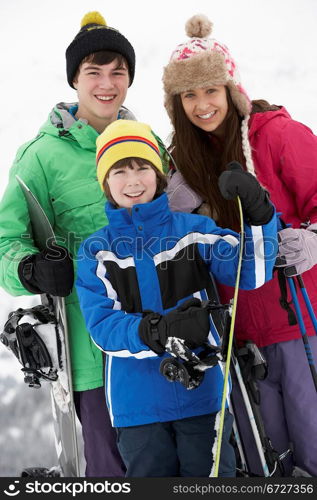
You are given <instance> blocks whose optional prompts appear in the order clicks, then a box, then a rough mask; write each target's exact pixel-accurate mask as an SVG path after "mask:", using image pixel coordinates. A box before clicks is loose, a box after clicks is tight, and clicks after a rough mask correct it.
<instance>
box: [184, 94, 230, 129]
mask: <svg viewBox="0 0 317 500" xmlns="http://www.w3.org/2000/svg"><path fill="white" fill-rule="evenodd" d="M180 97H181V102H182V105H183V108H184V112H185V114H186V116H187V118H188V119H189V120H190V121H191V123H193V125H196V127H199V128H200V129H202V130H204V131H205V132H211V133H213V134H214V135H217V136H219V137H221V136H222V135H223V133H224V121H225V118H226V116H227V112H228V101H227V94H226V88H225V86H224V85H213V86H209V87H204V88H195V89H191V90H188V91H187V92H182V93H181V94H180Z"/></svg>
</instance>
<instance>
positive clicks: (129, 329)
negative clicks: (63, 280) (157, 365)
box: [76, 242, 157, 359]
mask: <svg viewBox="0 0 317 500" xmlns="http://www.w3.org/2000/svg"><path fill="white" fill-rule="evenodd" d="M76 289H77V293H78V297H79V303H80V307H81V310H82V313H83V316H84V318H85V322H86V326H87V329H88V331H89V333H90V335H91V337H92V339H93V341H94V343H95V344H96V345H97V347H99V349H101V350H102V351H104V352H106V353H108V354H111V355H113V356H119V357H129V356H133V357H136V358H140V359H142V358H145V357H153V356H157V355H156V354H155V353H154V352H153V351H151V350H150V349H149V347H148V346H146V345H145V344H143V343H142V341H141V339H140V337H139V333H138V327H139V324H140V321H141V315H140V314H137V313H136V314H132V313H126V312H125V311H122V310H121V304H120V301H119V299H118V297H117V294H116V292H115V290H114V288H113V287H112V285H111V283H110V281H109V280H108V278H107V275H106V273H105V268H104V266H103V265H102V263H100V262H98V260H97V259H96V257H95V256H94V255H93V253H91V252H90V251H88V250H87V248H86V247H85V242H84V243H83V244H82V245H81V247H80V249H79V251H78V273H77V280H76Z"/></svg>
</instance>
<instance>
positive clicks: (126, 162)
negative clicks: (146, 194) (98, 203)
mask: <svg viewBox="0 0 317 500" xmlns="http://www.w3.org/2000/svg"><path fill="white" fill-rule="evenodd" d="M132 161H135V163H136V164H137V165H139V167H142V165H144V164H146V165H150V167H152V169H153V170H154V172H155V173H156V178H157V186H156V191H155V195H154V198H157V197H158V196H160V195H161V194H162V193H163V192H164V190H165V188H166V186H167V179H166V175H164V174H163V173H162V172H160V171H159V170H158V169H157V168H156V167H155V166H154V165H153V163H151V162H150V161H149V160H144V159H143V158H135V157H130V158H122V160H119V161H117V162H116V163H114V164H113V165H112V167H111V168H110V169H109V170H108V172H107V174H106V176H105V178H104V181H103V190H104V193H105V195H106V197H107V200H109V201H110V202H111V203H112V204H113V205H114V206H116V207H118V204H117V203H116V201H115V200H114V199H113V197H112V195H111V192H110V188H109V184H108V182H107V179H108V177H109V173H110V171H111V170H112V169H113V168H121V167H130V168H133V165H132ZM154 198H153V199H154Z"/></svg>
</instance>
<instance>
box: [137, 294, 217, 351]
mask: <svg viewBox="0 0 317 500" xmlns="http://www.w3.org/2000/svg"><path fill="white" fill-rule="evenodd" d="M209 327H210V324H209V312H208V309H207V308H206V307H203V306H202V303H201V301H200V300H199V299H196V298H192V299H188V300H186V301H185V302H184V303H183V304H181V305H180V306H179V307H177V308H176V309H174V310H173V311H171V312H169V313H167V314H165V315H164V316H162V315H161V314H158V313H155V312H149V313H148V314H147V315H146V316H145V317H144V318H143V319H142V320H141V323H140V325H139V335H140V338H141V340H142V342H143V343H144V344H146V345H147V346H149V347H150V349H151V350H152V351H154V352H155V353H156V354H163V352H165V346H166V343H167V341H168V339H169V338H170V337H176V338H178V339H182V340H184V341H185V342H186V345H187V347H189V348H190V349H194V348H196V347H198V346H200V345H202V344H203V343H204V342H206V341H207V338H208V334H209Z"/></svg>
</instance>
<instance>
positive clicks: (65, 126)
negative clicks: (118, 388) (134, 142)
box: [0, 103, 134, 391]
mask: <svg viewBox="0 0 317 500" xmlns="http://www.w3.org/2000/svg"><path fill="white" fill-rule="evenodd" d="M70 106H74V104H65V103H60V104H58V105H57V106H56V107H55V108H54V109H53V111H52V112H51V114H50V116H49V118H48V120H47V122H46V123H45V124H44V125H43V126H42V128H41V129H40V131H39V134H38V135H37V137H35V138H34V139H33V140H31V141H29V142H28V143H26V144H24V145H23V146H21V147H20V148H19V150H18V152H17V155H16V158H15V161H14V164H13V166H12V168H11V170H10V179H9V184H8V186H7V189H6V191H5V193H4V196H3V198H2V200H1V204H0V285H1V286H2V287H3V288H4V289H5V290H6V291H7V292H8V293H10V294H11V295H30V292H28V291H27V290H26V289H25V288H24V287H23V286H22V284H21V282H20V280H19V277H18V265H19V262H20V261H21V259H22V258H23V257H24V256H26V255H28V254H30V253H37V252H38V249H37V248H36V247H35V246H34V242H33V240H32V231H31V225H30V219H29V215H28V209H27V205H26V201H25V199H24V196H23V194H22V191H21V189H20V187H19V185H18V183H17V181H16V178H15V175H16V174H18V175H19V176H20V177H21V178H22V180H23V181H24V182H25V183H26V184H27V186H28V187H29V188H30V189H31V191H32V192H33V194H34V195H35V196H36V197H37V199H38V200H39V202H40V204H41V205H42V207H43V209H44V211H45V213H46V215H47V216H48V218H49V220H50V222H51V224H52V227H53V229H54V232H55V234H56V237H57V240H58V243H60V244H61V245H63V246H66V247H67V248H68V250H69V251H70V252H71V254H72V256H73V258H74V265H75V270H76V256H77V249H78V247H79V245H80V243H81V242H82V240H83V239H85V238H87V237H88V236H89V235H90V234H91V233H94V232H95V231H97V230H98V229H100V228H101V227H103V226H105V225H106V224H107V219H106V215H105V212H104V204H105V201H106V200H105V196H104V194H103V193H102V192H101V190H100V186H99V184H98V181H97V177H96V161H95V155H96V142H95V141H96V138H97V136H98V133H97V132H96V130H94V129H93V128H92V127H91V126H90V125H88V124H87V123H86V122H85V121H84V120H75V119H74V117H73V116H72V114H71V113H69V111H68V109H69V107H70ZM119 117H120V118H122V119H134V117H133V115H132V113H130V112H129V111H128V110H127V109H126V108H124V107H122V108H121V109H120V113H119ZM66 311H67V320H68V327H69V332H70V349H71V364H72V373H73V386H74V390H75V391H85V390H89V389H94V388H97V387H101V386H102V385H103V360H102V353H101V351H100V350H99V349H98V348H97V347H96V346H95V345H94V343H93V342H92V340H91V338H90V336H89V334H88V332H87V330H86V327H85V323H84V319H83V317H82V314H81V311H80V308H79V304H78V298H77V294H76V291H75V288H74V289H73V292H72V294H71V295H69V296H68V297H66Z"/></svg>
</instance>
